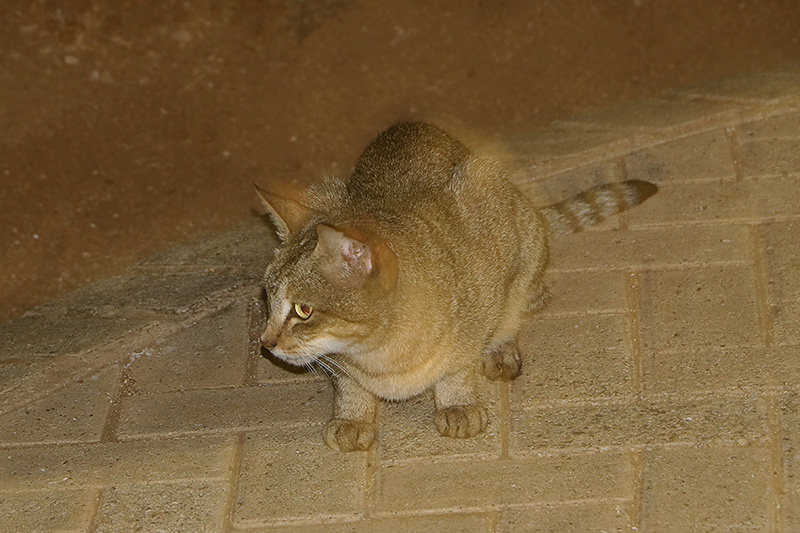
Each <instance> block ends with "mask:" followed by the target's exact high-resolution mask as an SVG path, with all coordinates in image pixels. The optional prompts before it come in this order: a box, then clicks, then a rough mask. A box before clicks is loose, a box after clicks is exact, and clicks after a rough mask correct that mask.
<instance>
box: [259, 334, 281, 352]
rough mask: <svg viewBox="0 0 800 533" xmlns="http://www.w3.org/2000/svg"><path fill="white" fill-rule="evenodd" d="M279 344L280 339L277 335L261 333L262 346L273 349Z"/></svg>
mask: <svg viewBox="0 0 800 533" xmlns="http://www.w3.org/2000/svg"><path fill="white" fill-rule="evenodd" d="M277 345H278V339H277V338H275V337H268V336H267V335H266V334H264V335H261V346H263V347H264V348H266V349H267V350H271V349H273V348H274V347H275V346H277Z"/></svg>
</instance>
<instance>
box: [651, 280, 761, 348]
mask: <svg viewBox="0 0 800 533" xmlns="http://www.w3.org/2000/svg"><path fill="white" fill-rule="evenodd" d="M754 277H755V276H754V273H753V270H752V269H751V268H749V267H745V266H738V265H734V266H727V267H715V268H706V269H692V270H677V271H659V272H645V273H644V274H642V283H641V306H642V312H641V323H640V329H641V338H642V343H643V345H644V347H645V348H646V349H647V350H649V351H653V350H655V351H658V350H686V349H697V348H698V347H702V346H720V347H725V346H738V345H745V346H757V345H761V344H763V342H764V340H763V338H762V334H761V332H760V329H759V328H760V326H759V319H758V309H757V304H756V289H755V279H754Z"/></svg>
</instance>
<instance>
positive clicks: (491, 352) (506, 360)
mask: <svg viewBox="0 0 800 533" xmlns="http://www.w3.org/2000/svg"><path fill="white" fill-rule="evenodd" d="M481 369H482V370H483V374H484V375H485V376H486V377H487V378H489V379H491V380H500V381H511V380H512V379H515V378H516V377H517V376H519V375H520V374H521V373H522V355H521V354H520V353H519V346H518V345H517V340H516V339H512V340H510V341H506V342H504V343H501V344H498V345H495V346H492V347H490V348H489V349H488V350H487V351H486V352H485V353H484V354H483V359H482V361H481Z"/></svg>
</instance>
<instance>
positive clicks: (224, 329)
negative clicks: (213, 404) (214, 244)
mask: <svg viewBox="0 0 800 533" xmlns="http://www.w3.org/2000/svg"><path fill="white" fill-rule="evenodd" d="M247 307H248V306H247V303H246V302H244V303H236V304H234V305H233V306H231V307H228V308H226V309H224V310H222V311H220V312H219V313H217V314H215V315H213V316H211V317H209V318H206V319H204V320H202V321H201V322H199V323H196V324H193V325H191V326H189V327H188V328H186V329H183V330H182V331H180V332H179V333H177V334H176V335H174V336H172V337H170V338H168V339H159V340H158V341H156V342H155V343H153V344H151V345H149V346H145V347H143V348H141V349H140V350H138V351H137V352H136V355H135V359H134V361H133V362H132V363H131V364H130V371H129V373H130V377H131V379H133V380H134V381H135V383H136V388H137V390H139V391H140V392H143V393H148V392H170V391H177V390H184V389H197V388H209V387H229V386H234V385H241V384H243V382H244V380H245V371H246V364H247V358H248V356H249V352H250V346H249V341H250V339H249V336H248V331H247V325H248V321H247V311H248V309H247Z"/></svg>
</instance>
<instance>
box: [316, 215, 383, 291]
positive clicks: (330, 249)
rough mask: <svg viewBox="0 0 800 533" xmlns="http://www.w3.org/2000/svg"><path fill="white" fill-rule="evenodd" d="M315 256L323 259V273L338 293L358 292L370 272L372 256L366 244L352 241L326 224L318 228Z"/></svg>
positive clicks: (352, 239)
mask: <svg viewBox="0 0 800 533" xmlns="http://www.w3.org/2000/svg"><path fill="white" fill-rule="evenodd" d="M317 237H318V241H317V247H316V249H315V250H314V255H317V256H319V257H320V258H321V259H322V273H323V275H324V276H325V278H326V279H327V280H328V281H330V282H331V283H332V284H333V285H335V286H337V287H339V288H341V289H357V288H359V287H361V286H362V285H363V284H364V282H365V281H366V280H367V278H368V277H369V275H370V274H371V273H372V269H373V254H372V250H371V248H370V246H369V245H368V244H367V243H366V242H362V241H361V240H358V239H354V238H352V237H349V236H347V235H345V234H344V233H342V232H341V231H338V230H336V229H334V228H332V227H330V226H326V225H325V224H319V225H318V226H317Z"/></svg>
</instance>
